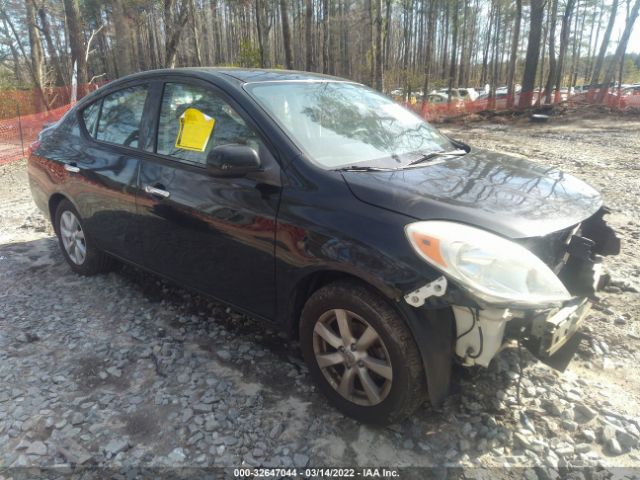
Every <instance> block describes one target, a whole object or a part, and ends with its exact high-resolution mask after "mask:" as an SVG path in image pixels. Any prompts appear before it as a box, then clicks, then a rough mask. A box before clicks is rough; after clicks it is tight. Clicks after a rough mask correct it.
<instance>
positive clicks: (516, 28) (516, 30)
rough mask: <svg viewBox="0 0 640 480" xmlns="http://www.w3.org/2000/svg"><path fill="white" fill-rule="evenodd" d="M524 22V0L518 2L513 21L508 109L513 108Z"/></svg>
mask: <svg viewBox="0 0 640 480" xmlns="http://www.w3.org/2000/svg"><path fill="white" fill-rule="evenodd" d="M521 20H522V0H516V13H515V17H514V20H513V33H512V35H511V56H510V58H509V71H508V73H507V107H509V108H511V107H512V106H513V102H514V92H515V85H514V78H515V75H516V62H517V61H518V42H519V40H520V22H521Z"/></svg>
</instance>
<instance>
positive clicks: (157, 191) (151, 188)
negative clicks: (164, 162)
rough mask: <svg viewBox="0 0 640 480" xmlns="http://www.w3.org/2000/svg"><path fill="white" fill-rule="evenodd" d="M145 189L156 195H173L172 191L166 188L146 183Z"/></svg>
mask: <svg viewBox="0 0 640 480" xmlns="http://www.w3.org/2000/svg"><path fill="white" fill-rule="evenodd" d="M144 191H145V192H147V193H150V194H151V195H153V196H154V197H161V198H169V195H171V193H169V192H167V191H166V190H163V189H162V188H158V187H154V186H153V185H145V186H144Z"/></svg>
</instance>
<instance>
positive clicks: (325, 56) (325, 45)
mask: <svg viewBox="0 0 640 480" xmlns="http://www.w3.org/2000/svg"><path fill="white" fill-rule="evenodd" d="M329 29H330V23H329V0H322V73H329V63H330V59H329V55H330V53H331V52H330V51H329Z"/></svg>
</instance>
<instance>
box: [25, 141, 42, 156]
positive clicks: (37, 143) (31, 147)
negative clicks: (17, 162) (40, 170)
mask: <svg viewBox="0 0 640 480" xmlns="http://www.w3.org/2000/svg"><path fill="white" fill-rule="evenodd" d="M39 148H40V140H36V141H35V142H33V143H32V144H31V145H29V151H28V155H27V156H31V154H32V153H33V152H35V151H36V150H38V149H39Z"/></svg>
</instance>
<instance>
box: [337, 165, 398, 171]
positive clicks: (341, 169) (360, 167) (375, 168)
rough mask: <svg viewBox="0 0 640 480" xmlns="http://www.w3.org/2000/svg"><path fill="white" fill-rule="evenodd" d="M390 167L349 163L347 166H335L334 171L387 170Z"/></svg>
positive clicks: (389, 169)
mask: <svg viewBox="0 0 640 480" xmlns="http://www.w3.org/2000/svg"><path fill="white" fill-rule="evenodd" d="M391 170H393V169H392V168H382V167H366V166H360V165H351V166H349V167H342V168H336V172H389V171H391Z"/></svg>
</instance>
